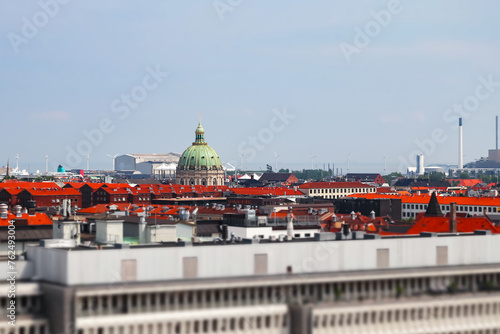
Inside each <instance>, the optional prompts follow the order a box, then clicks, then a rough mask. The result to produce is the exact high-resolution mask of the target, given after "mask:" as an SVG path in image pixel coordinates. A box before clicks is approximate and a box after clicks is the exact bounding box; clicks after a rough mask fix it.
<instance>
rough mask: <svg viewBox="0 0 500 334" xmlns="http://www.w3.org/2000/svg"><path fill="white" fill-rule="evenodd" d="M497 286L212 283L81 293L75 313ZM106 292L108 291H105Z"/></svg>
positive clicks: (492, 281)
mask: <svg viewBox="0 0 500 334" xmlns="http://www.w3.org/2000/svg"><path fill="white" fill-rule="evenodd" d="M489 286H490V287H491V286H500V273H493V274H481V275H466V276H465V275H462V276H451V277H433V278H431V277H421V278H408V279H388V280H375V281H370V280H365V281H357V282H337V283H316V284H308V283H304V284H301V285H296V286H295V285H290V286H286V285H285V286H276V287H272V286H268V287H255V288H240V289H214V290H201V291H185V292H156V293H148V292H144V293H139V294H123V295H116V294H115V295H113V294H110V295H108V296H101V297H97V296H82V297H80V298H79V299H78V305H76V309H77V314H79V315H80V316H82V315H84V316H92V315H97V314H100V313H102V314H109V313H110V312H111V313H117V314H129V313H137V312H151V311H152V310H157V311H160V310H181V309H191V308H193V307H228V306H247V305H252V304H255V303H259V304H277V303H285V302H286V301H301V300H303V299H311V298H312V299H314V300H317V301H335V300H345V301H355V300H358V298H363V299H365V300H366V299H378V298H396V297H398V296H402V295H408V296H412V295H414V294H429V293H431V294H432V293H443V292H446V291H448V289H449V288H450V287H456V289H458V290H459V291H460V292H464V293H465V292H475V291H478V290H482V289H486V288H487V287H489ZM110 293H111V292H110Z"/></svg>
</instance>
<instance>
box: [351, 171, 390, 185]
mask: <svg viewBox="0 0 500 334" xmlns="http://www.w3.org/2000/svg"><path fill="white" fill-rule="evenodd" d="M345 177H346V181H351V182H363V183H377V184H384V183H386V182H385V180H384V178H383V177H382V175H380V174H377V173H347V174H346V176H345Z"/></svg>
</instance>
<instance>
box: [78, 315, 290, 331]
mask: <svg viewBox="0 0 500 334" xmlns="http://www.w3.org/2000/svg"><path fill="white" fill-rule="evenodd" d="M134 327H136V328H137V331H134ZM155 327H156V328H155ZM164 327H165V328H164ZM271 328H288V317H287V315H286V314H283V315H274V316H270V315H262V316H247V317H238V318H229V317H228V318H222V319H211V320H208V319H205V320H189V321H175V322H167V323H164V324H162V323H160V324H155V325H153V324H149V325H145V324H137V325H136V326H133V327H130V328H126V327H124V326H118V327H116V328H115V327H110V328H108V330H107V334H124V333H125V332H128V333H139V334H140V333H150V334H154V333H165V332H166V333H167V334H169V333H171V334H174V333H175V334H181V333H219V332H222V333H223V332H226V331H231V332H233V331H235V330H241V331H245V330H250V329H257V330H258V329H271ZM115 329H116V330H115ZM126 329H128V331H125V330H126ZM155 329H156V331H155ZM78 334H105V331H104V328H103V327H98V328H97V330H94V329H93V328H90V329H88V330H84V329H79V330H78Z"/></svg>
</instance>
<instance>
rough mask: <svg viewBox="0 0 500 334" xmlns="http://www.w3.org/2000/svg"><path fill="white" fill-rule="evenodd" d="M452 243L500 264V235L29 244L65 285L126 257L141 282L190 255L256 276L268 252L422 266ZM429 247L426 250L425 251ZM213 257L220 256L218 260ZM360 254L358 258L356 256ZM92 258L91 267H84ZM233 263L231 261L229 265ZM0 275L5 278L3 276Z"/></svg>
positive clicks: (456, 252) (47, 273) (324, 264)
mask: <svg viewBox="0 0 500 334" xmlns="http://www.w3.org/2000/svg"><path fill="white" fill-rule="evenodd" d="M438 246H446V247H447V254H448V255H447V256H448V258H447V263H448V265H468V264H486V263H500V235H486V236H475V235H470V236H460V237H434V238H424V237H413V238H412V237H409V238H408V237H406V238H390V239H376V240H350V241H322V242H319V241H310V242H274V243H263V244H229V245H225V246H222V245H220V246H212V245H207V246H203V245H201V246H196V247H194V246H186V247H151V248H130V249H104V250H88V251H74V252H71V251H67V250H62V249H48V248H42V247H28V259H30V261H35V268H36V276H37V277H39V279H42V280H46V281H49V282H55V283H60V284H67V285H75V284H103V283H110V282H120V281H122V280H123V279H124V277H123V276H122V274H123V271H122V270H123V268H124V267H123V265H124V264H123V263H124V262H122V261H125V260H129V261H135V262H134V263H136V269H135V271H134V273H135V276H134V277H135V279H136V280H137V281H160V280H174V279H182V278H183V272H184V271H183V261H184V259H185V258H196V259H197V268H196V269H197V270H196V273H197V274H196V275H197V277H198V278H216V277H235V276H252V275H254V274H255V272H254V265H253V264H254V261H255V256H256V255H257V254H264V255H266V258H267V260H266V263H267V268H265V269H266V271H267V274H270V275H278V274H283V273H286V272H287V268H288V267H290V268H291V269H292V270H293V272H294V273H302V272H331V271H348V270H370V269H377V268H381V267H380V265H381V263H382V264H383V263H384V261H380V258H378V257H379V256H380V253H381V251H382V253H384V254H385V255H386V256H387V258H386V261H387V265H386V266H384V267H383V268H385V267H387V268H418V267H428V266H435V265H436V264H437V257H436V252H437V247H438ZM423 250H425V252H424V251H423ZM214 259H217V260H216V261H214ZM353 259H355V260H353ZM82 263H92V266H82V265H81V264H82ZM229 263H230V264H231V265H228V264H229ZM0 278H1V277H0Z"/></svg>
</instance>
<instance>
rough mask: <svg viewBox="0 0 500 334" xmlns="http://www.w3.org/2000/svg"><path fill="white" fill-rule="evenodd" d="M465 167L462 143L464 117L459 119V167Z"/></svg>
mask: <svg viewBox="0 0 500 334" xmlns="http://www.w3.org/2000/svg"><path fill="white" fill-rule="evenodd" d="M462 168H464V148H463V144H462V117H460V118H459V119H458V169H462Z"/></svg>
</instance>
